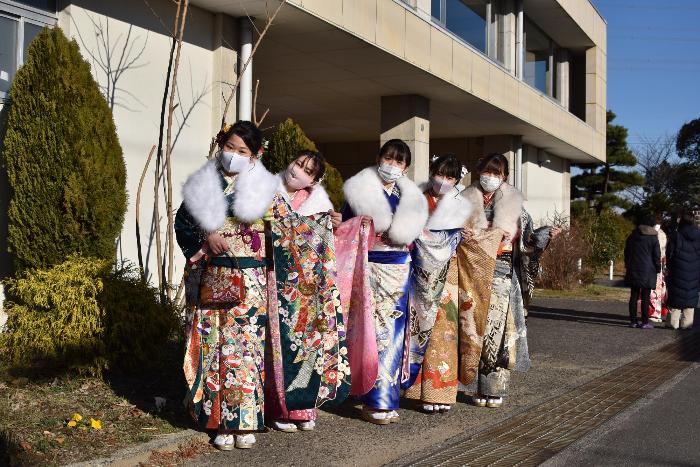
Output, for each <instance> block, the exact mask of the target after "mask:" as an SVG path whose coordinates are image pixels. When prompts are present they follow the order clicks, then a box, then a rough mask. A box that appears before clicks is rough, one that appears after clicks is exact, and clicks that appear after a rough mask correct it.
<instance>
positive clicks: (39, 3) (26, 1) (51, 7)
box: [15, 0, 56, 13]
mask: <svg viewBox="0 0 700 467" xmlns="http://www.w3.org/2000/svg"><path fill="white" fill-rule="evenodd" d="M15 1H16V2H17V3H21V4H23V5H27V6H30V7H34V8H36V9H37V10H44V11H48V12H50V13H56V0H15Z"/></svg>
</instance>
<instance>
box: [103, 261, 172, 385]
mask: <svg viewBox="0 0 700 467" xmlns="http://www.w3.org/2000/svg"><path fill="white" fill-rule="evenodd" d="M103 282H104V287H103V289H102V293H101V294H100V297H99V298H100V303H101V304H102V307H103V308H104V311H105V337H104V339H105V344H106V351H107V359H108V361H109V363H110V367H111V368H115V369H120V370H123V371H127V372H138V371H140V370H143V369H148V368H151V367H152V366H153V365H155V364H158V362H161V361H162V359H163V358H164V357H166V355H165V352H167V351H169V350H170V349H171V347H170V346H168V345H167V344H168V342H169V341H170V340H171V339H172V338H173V337H176V336H177V335H178V333H180V332H181V322H180V319H179V318H178V314H177V311H176V308H175V307H174V306H172V305H171V304H169V303H165V304H161V302H160V294H159V291H158V289H157V288H155V287H151V286H150V285H148V284H147V283H145V282H143V281H142V280H141V276H140V275H139V273H138V268H136V267H135V266H133V265H130V264H127V265H124V266H123V267H121V268H118V269H116V270H114V269H111V270H110V272H109V273H108V274H107V275H106V277H105V278H104V279H103Z"/></svg>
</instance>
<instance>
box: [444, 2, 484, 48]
mask: <svg viewBox="0 0 700 467" xmlns="http://www.w3.org/2000/svg"><path fill="white" fill-rule="evenodd" d="M445 6H446V10H447V11H446V12H445V13H446V14H445V22H446V27H447V29H448V30H449V31H451V32H452V33H454V34H455V35H457V36H459V37H461V38H462V39H464V40H465V41H466V42H468V43H470V44H471V45H473V46H474V47H476V48H477V49H479V50H481V51H482V52H484V53H486V4H485V3H484V2H483V1H481V0H447V2H446V5H445Z"/></svg>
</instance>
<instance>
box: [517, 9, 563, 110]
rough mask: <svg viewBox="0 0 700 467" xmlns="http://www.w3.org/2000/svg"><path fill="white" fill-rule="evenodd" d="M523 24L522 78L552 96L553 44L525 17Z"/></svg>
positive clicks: (553, 79)
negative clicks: (523, 60) (523, 62)
mask: <svg viewBox="0 0 700 467" xmlns="http://www.w3.org/2000/svg"><path fill="white" fill-rule="evenodd" d="M523 26H524V29H523V34H524V42H525V66H524V69H523V72H524V73H523V80H524V81H525V82H526V83H527V84H529V85H530V86H532V87H533V88H536V89H539V90H540V91H541V92H542V93H544V94H546V95H548V96H550V97H554V96H555V94H556V92H555V89H554V88H555V82H556V80H555V76H554V74H555V67H554V66H553V64H554V62H553V54H554V49H555V44H554V42H553V41H552V40H551V39H550V38H549V36H547V35H546V34H545V33H544V32H542V30H541V29H540V28H538V27H537V26H536V25H535V24H534V23H533V22H532V21H530V20H529V19H527V18H525V23H524V25H523Z"/></svg>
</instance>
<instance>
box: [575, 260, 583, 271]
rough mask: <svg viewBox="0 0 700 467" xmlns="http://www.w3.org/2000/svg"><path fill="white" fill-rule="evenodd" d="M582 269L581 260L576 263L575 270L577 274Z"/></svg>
mask: <svg viewBox="0 0 700 467" xmlns="http://www.w3.org/2000/svg"><path fill="white" fill-rule="evenodd" d="M582 267H583V260H582V259H581V258H579V259H578V261H576V269H578V271H579V272H581V268H582Z"/></svg>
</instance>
